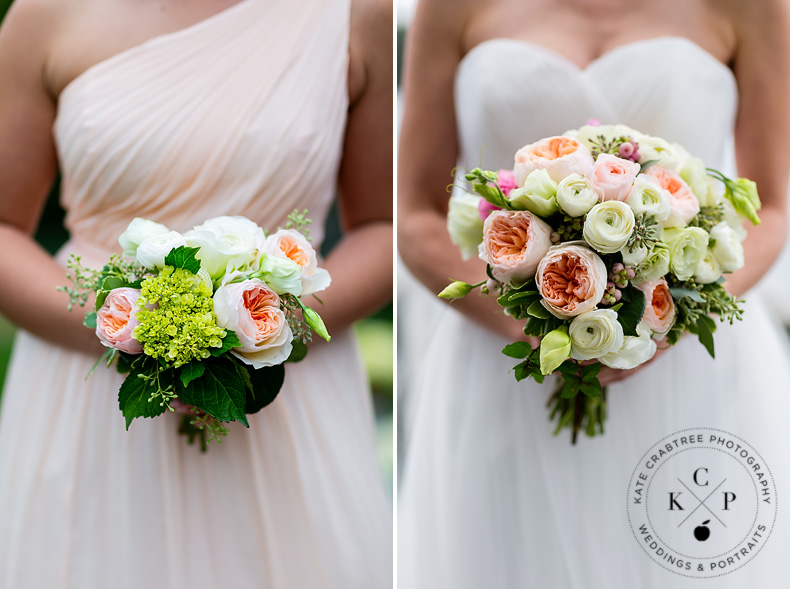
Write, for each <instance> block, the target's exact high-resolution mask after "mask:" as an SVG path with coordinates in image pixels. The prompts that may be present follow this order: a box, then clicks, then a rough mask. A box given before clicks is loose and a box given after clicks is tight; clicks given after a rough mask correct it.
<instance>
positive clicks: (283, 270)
mask: <svg viewBox="0 0 790 589" xmlns="http://www.w3.org/2000/svg"><path fill="white" fill-rule="evenodd" d="M258 274H260V276H261V278H262V279H263V281H264V282H265V283H266V284H268V285H269V287H270V288H271V289H272V290H273V291H274V292H276V293H277V294H278V295H282V294H285V293H290V294H292V295H296V296H297V297H299V296H302V267H301V266H300V265H299V264H297V263H296V262H294V261H293V260H290V259H288V258H280V257H275V256H269V255H266V254H264V255H263V257H262V258H261V264H260V269H259V270H258V273H256V276H258Z"/></svg>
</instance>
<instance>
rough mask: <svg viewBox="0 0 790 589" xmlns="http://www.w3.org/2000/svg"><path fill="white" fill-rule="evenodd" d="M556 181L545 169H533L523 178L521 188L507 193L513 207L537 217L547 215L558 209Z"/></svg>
mask: <svg viewBox="0 0 790 589" xmlns="http://www.w3.org/2000/svg"><path fill="white" fill-rule="evenodd" d="M556 196H557V183H556V182H555V181H554V180H552V179H551V176H549V173H548V172H547V171H546V170H542V169H541V170H533V171H532V172H530V173H529V175H528V176H527V178H526V179H525V180H524V185H523V186H522V187H521V188H516V189H515V190H513V191H512V192H511V193H510V194H509V195H508V200H509V201H510V204H511V205H513V208H514V209H516V210H518V211H530V212H531V213H535V214H536V215H538V216H539V217H549V216H551V215H553V214H554V213H556V212H557V211H558V210H559V206H557V198H556Z"/></svg>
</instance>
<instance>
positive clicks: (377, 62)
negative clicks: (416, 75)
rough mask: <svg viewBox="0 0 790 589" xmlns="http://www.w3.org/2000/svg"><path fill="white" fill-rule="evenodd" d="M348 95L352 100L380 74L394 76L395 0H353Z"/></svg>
mask: <svg viewBox="0 0 790 589" xmlns="http://www.w3.org/2000/svg"><path fill="white" fill-rule="evenodd" d="M350 18H351V31H350V39H349V53H350V63H349V77H348V86H349V96H350V99H351V102H352V104H353V103H355V102H357V100H358V99H359V98H360V97H361V96H362V94H363V93H364V92H365V90H366V89H367V88H369V86H370V84H371V82H373V83H374V84H375V83H377V82H378V80H376V78H377V77H381V78H383V79H382V80H381V82H386V80H385V79H384V78H391V77H392V42H393V37H392V31H393V0H352V1H351V17H350Z"/></svg>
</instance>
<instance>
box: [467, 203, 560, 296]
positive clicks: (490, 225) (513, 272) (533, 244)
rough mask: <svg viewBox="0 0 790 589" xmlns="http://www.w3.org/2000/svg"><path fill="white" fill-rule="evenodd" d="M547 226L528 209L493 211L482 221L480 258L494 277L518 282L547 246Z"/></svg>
mask: <svg viewBox="0 0 790 589" xmlns="http://www.w3.org/2000/svg"><path fill="white" fill-rule="evenodd" d="M551 231H552V230H551V227H550V226H549V225H548V224H546V223H545V222H544V221H542V220H541V219H540V218H538V217H537V216H536V215H534V214H532V213H530V212H529V211H494V212H492V213H491V214H490V215H489V216H488V218H487V219H486V222H485V223H484V224H483V243H481V244H480V258H481V259H482V260H483V261H485V262H486V263H488V264H490V265H491V272H492V274H493V275H494V278H496V279H497V280H499V281H500V282H503V283H505V284H522V283H524V282H526V281H527V280H529V279H531V278H532V277H533V276H534V275H535V270H536V269H537V267H538V263H539V262H540V260H541V258H542V257H543V256H544V255H545V254H546V252H547V251H549V248H550V247H551Z"/></svg>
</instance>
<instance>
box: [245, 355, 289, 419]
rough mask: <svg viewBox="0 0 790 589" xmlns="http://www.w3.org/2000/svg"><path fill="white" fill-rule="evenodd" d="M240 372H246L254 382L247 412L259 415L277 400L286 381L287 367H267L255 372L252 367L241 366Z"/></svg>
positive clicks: (247, 400) (248, 394)
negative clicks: (259, 412)
mask: <svg viewBox="0 0 790 589" xmlns="http://www.w3.org/2000/svg"><path fill="white" fill-rule="evenodd" d="M238 369H239V370H240V371H245V372H247V374H248V375H249V378H250V381H251V382H252V391H247V398H246V403H245V406H244V407H245V411H246V412H247V413H257V412H258V411H260V410H261V409H263V408H264V407H266V406H267V405H269V404H270V403H271V402H272V401H274V400H275V399H276V398H277V395H278V393H279V392H280V389H281V388H282V386H283V382H284V381H285V366H284V365H283V364H278V365H277V366H267V367H266V368H259V369H258V370H255V369H254V368H252V366H247V365H246V364H245V365H243V366H242V365H239V366H238Z"/></svg>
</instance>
